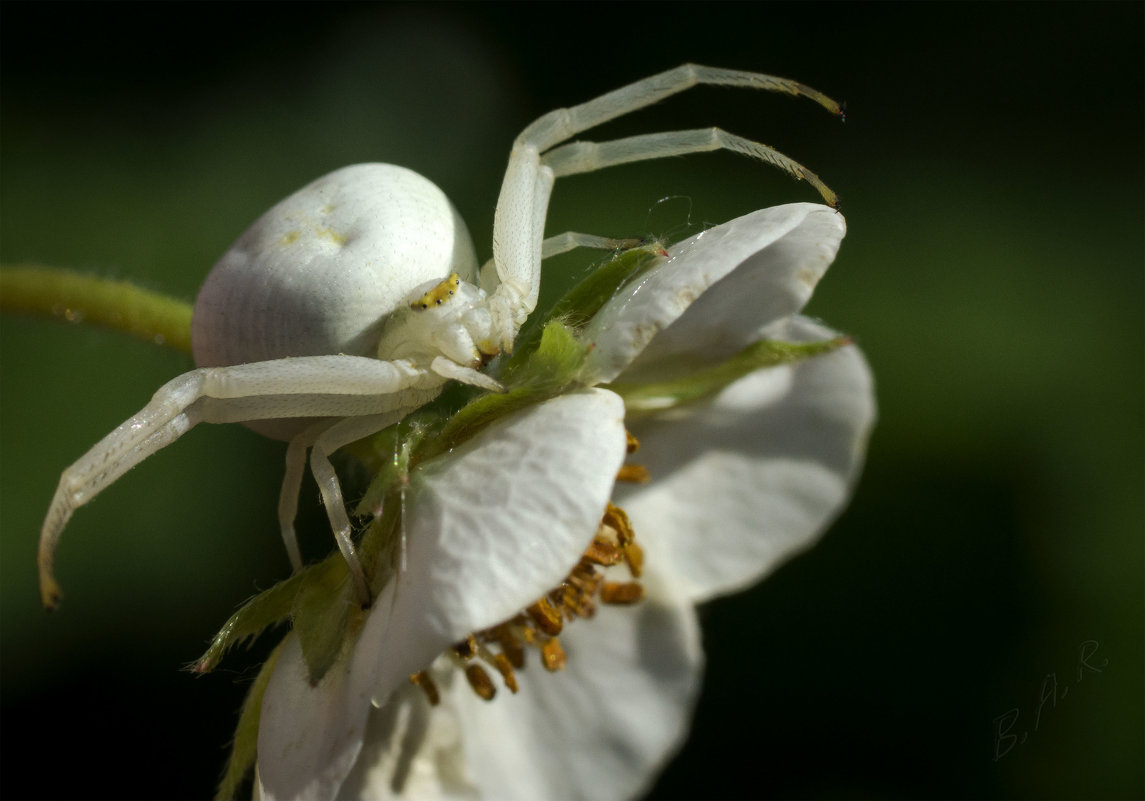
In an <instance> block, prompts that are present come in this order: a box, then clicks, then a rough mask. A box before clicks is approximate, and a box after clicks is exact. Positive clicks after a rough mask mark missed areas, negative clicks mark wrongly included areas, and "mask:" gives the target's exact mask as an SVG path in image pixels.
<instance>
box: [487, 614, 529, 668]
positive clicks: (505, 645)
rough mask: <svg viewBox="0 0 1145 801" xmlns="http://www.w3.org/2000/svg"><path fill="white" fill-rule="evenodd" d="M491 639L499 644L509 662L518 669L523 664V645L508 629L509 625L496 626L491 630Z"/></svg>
mask: <svg viewBox="0 0 1145 801" xmlns="http://www.w3.org/2000/svg"><path fill="white" fill-rule="evenodd" d="M491 639H492V640H493V641H494V642H496V643H497V644H498V645H500V646H501V653H503V654H504V655H505V657H506V658H507V659H508V660H509V664H510V665H512V666H513V667H515V668H516V669H517V670H520V669H521V668H523V667H524V666H525V647H524V646H523V645H521V641H520V640H519V639H517V637H516V636H515V635H514V634H513V632H512V631H511V630H510V628H509V626H507V625H505V626H498V627H497V628H496V629H494V630H493V632H492V637H491Z"/></svg>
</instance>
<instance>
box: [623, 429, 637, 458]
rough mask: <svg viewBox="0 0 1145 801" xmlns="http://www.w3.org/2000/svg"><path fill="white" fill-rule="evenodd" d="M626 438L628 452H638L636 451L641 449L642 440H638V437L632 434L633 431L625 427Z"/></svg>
mask: <svg viewBox="0 0 1145 801" xmlns="http://www.w3.org/2000/svg"><path fill="white" fill-rule="evenodd" d="M624 438H625V440H626V441H627V443H628V452H629V453H636V451H638V450H640V440H638V439H636V437H634V436H632V432H631V431H629V430H628V429H627V428H626V429H624Z"/></svg>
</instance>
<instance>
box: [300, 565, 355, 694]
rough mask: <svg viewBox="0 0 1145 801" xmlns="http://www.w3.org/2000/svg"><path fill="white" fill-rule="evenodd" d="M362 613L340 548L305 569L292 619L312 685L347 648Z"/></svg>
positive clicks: (351, 641) (319, 679)
mask: <svg viewBox="0 0 1145 801" xmlns="http://www.w3.org/2000/svg"><path fill="white" fill-rule="evenodd" d="M365 615H366V611H364V610H363V609H362V608H361V606H360V605H359V603H358V601H357V599H356V598H355V596H354V588H353V586H352V584H351V582H350V569H349V568H348V567H347V566H346V560H345V559H343V558H342V553H341V552H340V551H335V552H333V553H331V554H330V555H329V556H327V557H326V558H325V559H323V560H322V561H321V562H319V563H318V564H316V565H314V566H312V567H311V568H309V569H308V570H306V571H305V573H304V574H303V579H302V586H301V587H300V588H299V590H298V594H297V595H296V596H295V599H294V607H293V609H292V610H291V620H292V621H293V624H294V632H295V634H297V635H298V642H299V644H300V645H301V646H302V658H303V660H304V661H305V662H306V671H307V673H308V674H309V678H310V683H311V684H312V685H316V684H318V682H320V681H321V680H322V677H323V676H325V675H326V671H328V670H329V669H330V668H331V667H332V666H333V665H334V663H335V662H337V661H338V659H339V657H341V656H342V655H343V654H344V653H346V652H347V651H348V649H349V648H350V646H351V645H352V643H353V641H354V639H355V635H356V634H357V630H358V628H359V627H360V625H361V623H362V622H363V620H364V619H365Z"/></svg>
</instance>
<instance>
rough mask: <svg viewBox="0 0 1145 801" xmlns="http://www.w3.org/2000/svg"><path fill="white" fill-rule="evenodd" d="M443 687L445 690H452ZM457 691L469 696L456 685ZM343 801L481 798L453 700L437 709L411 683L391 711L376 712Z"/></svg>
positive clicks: (393, 700) (393, 699) (395, 698)
mask: <svg viewBox="0 0 1145 801" xmlns="http://www.w3.org/2000/svg"><path fill="white" fill-rule="evenodd" d="M443 685H444V682H443V683H441V684H440V685H439V686H440V687H442V689H448V688H446V687H444V686H443ZM453 689H454V691H461V692H468V688H464V687H460V686H456V684H454V686H453ZM338 797H339V798H343V799H346V801H373V799H386V798H398V797H405V798H415V799H417V800H418V801H454V800H456V801H462V800H463V799H464V800H466V801H468V800H470V799H477V798H480V793H479V791H478V788H477V786H476V785H475V784H474V783H473V780H472V777H471V776H470V775H469V774H468V769H467V765H466V763H465V755H464V752H463V750H462V744H461V728H460V721H459V720H458V718H457V715H456V713H455V711H454V710H453V708H452V706H451V705H450V704H449V703H448V699H447V702H446V703H445V704H443V705H441V706H438V707H431V706H430V705H429V702H428V701H427V700H426V697H425V694H424V693H422V691H421V690H420V689H418V688H417V687H414V686H413V685H410V684H407V685H406V686H405V687H403V688H401V689H400V690H398V691H397V692H395V693H394V694H393V695H392V696H391V697H390V700H389V702H388V703H386V704H385V706H383V707H382V708H380V709H374V710H371V712H370V720H369V723H368V724H367V728H366V740H365V744H364V745H363V747H362V753H361V755H360V757H359V759H358V762H357V764H356V765H355V766H354V770H353V771H352V772H351V774H350V776H349V777H348V778H347V779H346V783H345V784H344V785H342V791H341V793H340V794H339V796H338Z"/></svg>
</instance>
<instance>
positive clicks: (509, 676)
mask: <svg viewBox="0 0 1145 801" xmlns="http://www.w3.org/2000/svg"><path fill="white" fill-rule="evenodd" d="M493 664H494V665H496V667H497V670H498V671H500V673H501V678H502V679H504V680H505V686H506V687H508V688H509V692H511V693H513V694H516V692H517V677H516V675H514V674H513V665H511V664H510V662H509V657H507V656H505V654H497V655H496V656H494V657H493Z"/></svg>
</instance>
